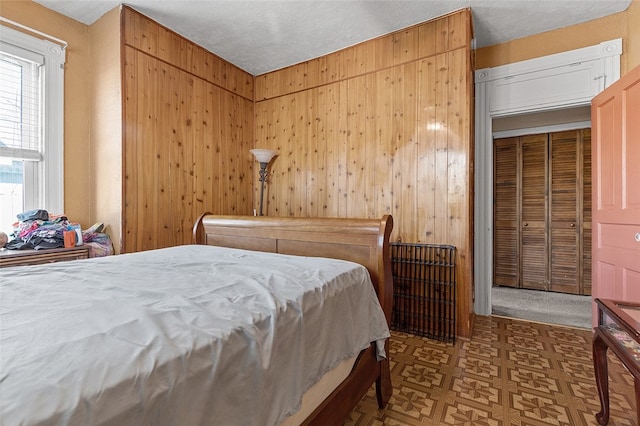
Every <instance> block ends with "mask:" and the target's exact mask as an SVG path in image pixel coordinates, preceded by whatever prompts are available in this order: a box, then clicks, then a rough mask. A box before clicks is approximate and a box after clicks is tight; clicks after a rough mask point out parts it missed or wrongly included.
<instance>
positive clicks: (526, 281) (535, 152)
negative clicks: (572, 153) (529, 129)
mask: <svg viewBox="0 0 640 426" xmlns="http://www.w3.org/2000/svg"><path fill="white" fill-rule="evenodd" d="M521 161H522V166H521V174H520V176H521V177H520V179H521V182H520V188H521V192H522V195H521V200H522V201H521V203H522V204H521V206H520V211H521V222H520V230H521V241H520V252H521V264H520V276H521V287H522V288H528V289H534V290H547V289H548V276H547V264H548V260H547V258H548V255H549V252H548V250H547V246H548V243H547V235H548V232H547V226H546V222H547V169H548V167H547V135H546V134H544V135H531V136H524V137H523V138H522V156H521Z"/></svg>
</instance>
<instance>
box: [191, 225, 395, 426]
mask: <svg viewBox="0 0 640 426" xmlns="http://www.w3.org/2000/svg"><path fill="white" fill-rule="evenodd" d="M392 228H393V219H392V217H391V216H389V215H385V216H383V217H382V219H343V218H290V217H287V218H279V217H267V216H215V215H211V214H209V213H204V214H203V215H201V216H200V217H199V218H198V220H197V222H196V224H195V225H194V227H193V240H194V242H195V243H196V244H207V245H214V246H223V247H233V248H242V249H248V250H257V251H266V252H273V253H282V254H293V255H300V256H318V257H328V258H334V259H343V260H349V261H352V262H356V263H360V264H361V265H363V266H365V267H366V268H367V269H368V271H369V274H370V276H371V281H372V283H373V285H374V287H375V289H376V293H377V295H378V299H379V300H380V305H381V306H382V309H383V310H384V313H385V316H386V319H387V323H390V321H391V309H392V305H393V281H392V277H391V257H390V252H389V235H390V234H391V230H392ZM388 353H389V351H388V343H387V354H388ZM373 383H376V392H377V398H378V405H379V406H380V407H381V408H382V407H384V406H385V405H386V404H387V402H388V401H389V398H390V397H391V393H392V386H391V374H390V370H389V361H388V359H385V360H382V361H376V357H375V347H374V345H373V344H372V345H371V346H370V347H369V348H368V349H366V350H364V351H363V352H362V353H361V354H360V356H359V357H358V360H357V361H356V364H355V365H354V367H353V370H352V371H351V373H350V375H349V376H348V377H347V378H346V379H345V380H344V382H342V383H341V384H340V385H339V386H338V387H337V388H336V389H335V390H334V391H333V392H332V393H331V395H329V397H328V398H327V399H326V400H325V401H324V402H323V403H322V404H321V405H320V406H319V407H318V408H317V409H316V410H315V411H314V412H313V413H312V414H311V415H310V416H309V417H308V418H307V419H306V421H305V423H304V424H318V425H327V424H340V423H341V422H342V421H343V420H344V418H345V417H346V416H347V415H348V414H349V412H350V411H351V410H352V409H353V407H355V405H356V404H357V403H358V402H359V401H360V399H362V397H363V396H364V395H365V394H366V392H367V390H368V389H369V388H370V387H371V385H372V384H373Z"/></svg>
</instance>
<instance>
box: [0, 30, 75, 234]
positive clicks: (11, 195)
mask: <svg viewBox="0 0 640 426" xmlns="http://www.w3.org/2000/svg"><path fill="white" fill-rule="evenodd" d="M64 56H65V50H64V48H63V47H61V46H60V45H58V44H54V43H51V42H49V41H47V40H41V39H39V38H36V37H33V36H30V35H27V34H25V33H22V32H19V31H15V30H13V29H10V28H7V27H4V26H0V206H2V209H0V231H3V232H6V233H7V234H9V233H10V232H11V231H12V224H13V223H14V222H15V221H16V220H17V219H16V215H17V214H18V213H20V212H23V211H25V210H31V209H36V208H44V209H47V210H48V211H49V212H50V213H54V214H61V213H64V206H63V204H64V203H63V168H62V165H63V156H62V155H63V143H64V141H63V108H64V104H63V84H64V74H63V72H64V71H63V68H62V67H63V64H64Z"/></svg>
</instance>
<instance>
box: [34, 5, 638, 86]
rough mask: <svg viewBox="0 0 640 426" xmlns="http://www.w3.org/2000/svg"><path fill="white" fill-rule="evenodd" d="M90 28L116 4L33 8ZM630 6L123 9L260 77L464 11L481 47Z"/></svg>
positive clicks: (147, 6) (203, 7)
mask: <svg viewBox="0 0 640 426" xmlns="http://www.w3.org/2000/svg"><path fill="white" fill-rule="evenodd" d="M34 1H35V2H37V3H40V4H41V5H43V6H45V7H47V8H50V9H53V10H55V11H57V12H59V13H62V14H63V15H67V16H69V17H71V18H73V19H76V20H78V21H80V22H83V23H85V24H87V25H90V24H92V23H94V22H95V21H96V20H97V19H98V18H100V17H101V16H102V15H103V14H104V13H106V12H108V11H109V10H111V9H113V8H114V7H116V6H117V5H119V4H120V3H122V2H121V1H118V0H34ZM630 3H631V0H129V1H128V2H126V4H127V5H129V6H131V7H133V8H134V9H136V10H138V11H139V12H141V13H143V14H145V15H147V16H149V17H150V18H152V19H154V20H156V21H157V22H159V23H161V24H163V25H165V26H166V27H168V28H170V29H172V30H173V31H175V32H177V33H178V34H181V35H183V36H185V37H187V38H188V39H190V40H192V41H194V42H195V43H197V44H199V45H200V46H202V47H204V48H206V49H207V50H209V51H211V52H213V53H215V54H216V55H218V56H220V57H222V58H223V59H225V60H227V61H229V62H231V63H233V64H235V65H236V66H238V67H240V68H242V69H243V70H245V71H247V72H249V73H251V74H253V75H259V74H263V73H265V72H268V71H273V70H276V69H279V68H283V67H286V66H289V65H293V64H297V63H299V62H303V61H306V60H308V59H312V58H316V57H318V56H322V55H325V54H327V53H331V52H334V51H336V50H340V49H342V48H345V47H348V46H352V45H354V44H358V43H360V42H362V41H365V40H369V39H372V38H375V37H378V36H380V35H383V34H388V33H390V32H393V31H396V30H399V29H402V28H405V27H408V26H411V25H413V24H417V23H420V22H424V21H428V20H430V19H433V18H435V17H438V16H441V15H443V14H446V13H448V12H451V11H454V10H458V9H461V8H465V7H470V8H471V10H472V14H473V26H474V34H475V38H476V46H477V47H484V46H490V45H493V44H497V43H502V42H505V41H508V40H513V39H516V38H520V37H525V36H528V35H532V34H537V33H541V32H544V31H549V30H552V29H556V28H562V27H566V26H569V25H574V24H577V23H580V22H585V21H589V20H592V19H596V18H600V17H603V16H606V15H610V14H613V13H617V12H620V11H623V10H625V9H626V8H627V7H628V6H629V4H630Z"/></svg>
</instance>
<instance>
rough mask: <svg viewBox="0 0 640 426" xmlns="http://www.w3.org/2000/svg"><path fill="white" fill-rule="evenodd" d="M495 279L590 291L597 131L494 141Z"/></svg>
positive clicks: (532, 286) (523, 285)
mask: <svg viewBox="0 0 640 426" xmlns="http://www.w3.org/2000/svg"><path fill="white" fill-rule="evenodd" d="M494 164H495V169H494V285H500V286H509V287H518V288H526V289H533V290H546V291H556V292H563V293H572V294H590V293H591V274H590V272H589V271H590V267H591V201H590V199H591V136H590V131H589V130H588V129H587V130H572V131H566V132H556V133H550V134H540V135H529V136H522V137H514V138H504V139H497V140H495V141H494Z"/></svg>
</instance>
